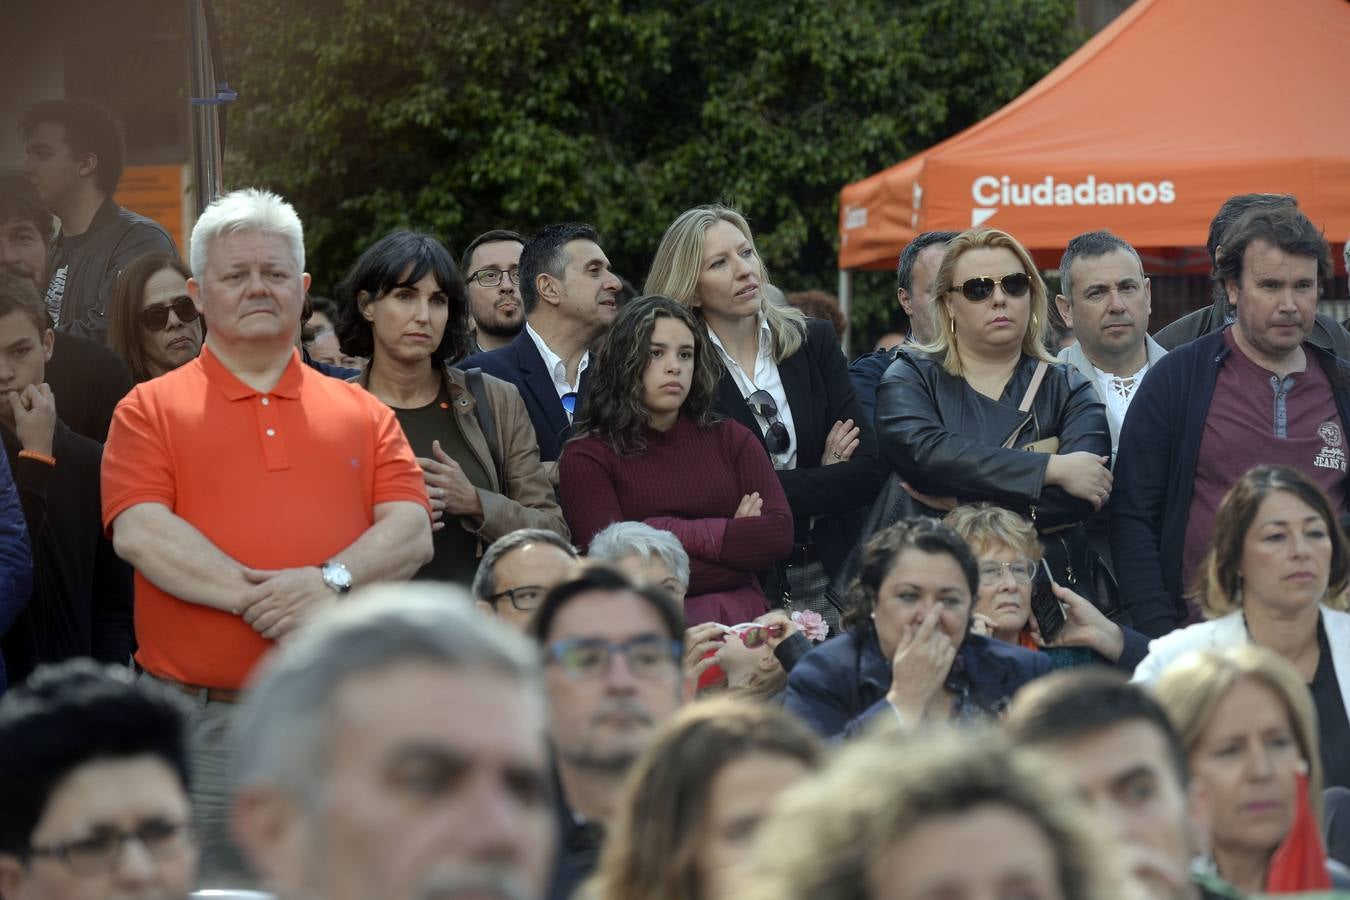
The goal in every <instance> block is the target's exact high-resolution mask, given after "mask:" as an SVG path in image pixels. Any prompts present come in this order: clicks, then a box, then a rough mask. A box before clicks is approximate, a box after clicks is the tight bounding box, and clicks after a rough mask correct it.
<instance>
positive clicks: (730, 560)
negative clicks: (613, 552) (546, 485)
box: [559, 416, 792, 625]
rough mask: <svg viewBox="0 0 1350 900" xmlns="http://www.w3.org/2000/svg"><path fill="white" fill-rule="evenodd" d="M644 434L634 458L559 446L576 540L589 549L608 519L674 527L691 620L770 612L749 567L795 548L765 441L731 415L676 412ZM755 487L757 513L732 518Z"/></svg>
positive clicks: (585, 441) (726, 620) (582, 443)
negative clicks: (706, 418) (711, 420)
mask: <svg viewBox="0 0 1350 900" xmlns="http://www.w3.org/2000/svg"><path fill="white" fill-rule="evenodd" d="M644 437H645V438H646V440H647V449H646V451H645V452H643V453H639V454H635V455H633V456H625V457H620V456H619V455H618V454H616V453H615V452H614V451H613V449H611V448H610V446H609V444H608V442H606V441H605V440H603V439H601V438H599V437H595V436H592V437H586V438H581V439H580V440H576V441H572V442H570V443H569V444H568V445H567V446H566V447H565V448H564V449H563V454H562V459H561V461H560V462H559V493H560V494H561V497H562V508H563V514H564V515H565V516H566V517H567V526H568V527H569V528H570V529H571V530H572V539H573V540H574V541H575V542H576V544H577V546H578V547H580V548H581V549H582V550H583V551H585V550H586V548H587V547H588V545H589V544H590V542H591V538H593V537H595V535H596V533H597V532H599V531H600V530H601V529H603V528H604V527H605V526H607V525H610V524H612V523H614V522H646V523H647V524H649V525H651V526H653V527H655V528H663V529H665V530H667V531H671V532H674V533H675V535H676V536H677V537H678V538H679V539H680V543H682V544H683V545H684V548H685V550H686V551H687V552H688V553H689V593H688V595H687V597H686V599H685V607H684V612H685V619H686V621H687V623H688V624H690V625H696V624H698V623H700V622H709V621H716V622H722V623H723V624H726V625H734V624H736V623H738V622H749V621H752V620H753V619H754V618H755V617H756V616H758V615H761V614H762V613H763V612H764V611H765V609H766V608H767V603H766V601H765V599H764V592H763V591H762V590H761V589H760V587H759V581H758V579H757V578H756V577H755V573H756V572H758V571H760V570H761V569H766V568H768V567H769V566H772V565H774V564H775V563H777V562H778V561H779V560H780V559H782V558H784V557H785V556H787V554H788V552H789V551H790V550H791V549H792V511H791V510H790V509H789V508H788V504H787V498H786V497H785V496H784V495H783V488H782V486H781V485H780V484H779V481H778V475H777V473H775V472H774V470H773V465H772V464H771V463H770V462H769V457H768V454H767V453H765V452H764V447H763V445H761V444H760V443H759V440H758V439H757V438H755V436H754V435H752V434H751V433H750V432H749V430H747V429H746V428H745V427H744V426H743V425H741V424H739V423H737V422H734V421H732V420H730V419H724V420H722V421H720V422H717V423H715V424H713V425H709V426H706V427H705V426H700V425H698V424H696V423H695V422H693V421H692V420H690V419H688V418H686V417H685V416H681V417H680V418H679V420H678V421H677V422H676V423H675V425H674V426H672V427H671V429H670V430H669V431H667V432H665V433H661V432H657V431H653V430H651V429H648V430H647V431H646V432H645V433H644ZM756 491H758V492H759V495H760V497H761V498H762V499H763V501H764V506H763V510H762V511H761V514H760V515H758V516H755V517H752V518H744V519H736V518H732V516H734V515H735V513H736V507H737V505H738V504H739V503H740V502H741V497H743V496H745V495H746V494H749V493H752V492H756Z"/></svg>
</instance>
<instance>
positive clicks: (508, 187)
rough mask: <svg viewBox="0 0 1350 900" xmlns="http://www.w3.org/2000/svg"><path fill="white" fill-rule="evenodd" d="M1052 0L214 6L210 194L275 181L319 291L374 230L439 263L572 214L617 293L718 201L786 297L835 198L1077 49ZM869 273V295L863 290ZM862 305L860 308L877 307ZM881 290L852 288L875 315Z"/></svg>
mask: <svg viewBox="0 0 1350 900" xmlns="http://www.w3.org/2000/svg"><path fill="white" fill-rule="evenodd" d="M1071 14H1072V3H1071V2H1070V0H964V2H959V0H926V2H917V3H915V2H906V3H902V2H894V0H892V2H883V0H781V2H776V3H760V2H748V0H701V2H690V3H686V4H682V5H679V6H676V5H673V4H669V3H665V2H656V0H630V2H620V0H552V2H549V3H540V2H528V0H509V2H487V0H379V2H375V0H365V2H359V0H345V2H344V0H296V2H293V3H289V4H287V7H286V15H284V16H281V15H277V14H276V12H275V4H273V3H269V2H265V0H225V2H222V4H221V7H220V16H219V22H220V31H221V37H222V41H223V43H224V45H225V56H226V60H225V72H226V73H227V74H228V76H229V77H230V79H231V83H232V84H234V85H236V86H237V88H238V90H239V95H240V96H239V101H238V103H236V104H234V106H233V107H232V108H231V109H230V112H229V116H230V119H229V127H228V132H227V133H228V140H229V145H228V146H227V148H226V150H227V156H226V176H227V181H228V182H229V184H230V185H232V186H238V185H244V184H256V185H263V186H268V187H271V188H273V189H276V190H278V191H280V192H281V193H282V194H284V195H285V196H287V197H288V198H289V199H290V200H291V201H292V202H294V203H295V204H296V207H297V209H298V210H299V211H300V214H301V216H302V218H303V219H304V221H305V224H306V229H307V243H308V244H309V247H308V252H309V258H310V260H311V268H312V270H313V273H314V276H315V284H316V289H317V290H319V291H320V292H322V291H327V290H330V289H331V286H332V285H333V284H334V283H335V282H336V281H337V280H338V279H340V278H341V276H342V274H343V273H344V271H345V270H346V268H347V267H348V266H349V265H350V264H351V262H352V261H353V260H354V259H355V257H356V255H357V254H358V253H359V252H360V251H361V250H362V249H363V248H364V247H365V246H366V245H367V244H369V242H370V241H372V240H373V239H375V238H377V237H379V236H380V235H382V234H384V233H385V232H387V231H388V230H389V229H391V228H394V227H413V228H421V229H426V230H430V231H433V232H435V233H437V234H439V235H440V236H441V237H443V238H445V239H446V240H447V241H448V242H449V243H450V244H451V246H452V247H453V248H454V249H455V250H456V251H458V250H459V249H460V248H462V247H463V246H464V245H465V244H466V243H467V242H468V241H469V240H471V239H472V238H473V237H474V236H476V235H477V234H479V233H480V232H482V231H485V230H487V229H489V228H494V227H510V228H515V229H517V230H520V231H524V232H529V231H530V230H532V229H534V228H535V227H537V226H539V225H542V224H544V223H546V222H551V221H559V220H563V219H583V220H586V221H590V222H593V223H594V224H595V225H596V226H597V227H599V229H600V231H601V234H602V235H603V237H604V246H605V250H606V252H607V253H608V254H609V256H610V258H611V259H612V260H613V262H614V264H615V268H616V270H617V271H619V272H620V273H621V274H623V275H625V276H627V277H628V278H629V279H630V280H631V281H633V282H634V283H635V284H636V285H638V286H639V287H640V286H641V283H642V281H643V279H644V278H645V275H646V270H647V267H648V265H649V263H650V261H651V255H652V253H653V251H654V250H655V247H656V244H657V242H658V241H659V240H660V237H661V234H662V233H663V232H664V231H665V228H666V226H667V225H669V224H670V222H671V221H672V220H673V219H674V218H675V216H676V215H678V214H679V213H680V212H681V211H683V210H685V209H687V208H688V207H690V206H693V205H696V204H699V203H707V202H710V201H714V200H723V201H726V202H730V203H734V204H736V205H738V206H739V207H741V208H742V209H743V210H744V211H745V213H746V214H747V215H748V216H749V218H750V220H751V222H752V224H753V225H754V226H755V228H756V238H757V240H758V242H759V244H760V249H761V252H762V253H763V254H764V256H765V258H766V261H767V263H768V265H769V268H770V271H771V272H773V273H774V280H775V282H776V283H778V284H779V285H780V286H782V287H784V288H785V289H787V290H795V289H804V288H809V287H824V288H826V289H829V290H833V289H834V286H835V282H836V275H835V262H836V250H837V235H836V223H837V221H838V192H839V189H840V188H841V187H842V186H843V185H844V184H846V183H847V182H849V181H852V180H855V179H858V178H861V177H864V176H866V175H869V174H871V173H872V172H875V171H878V170H880V169H882V168H884V167H885V166H888V165H891V164H893V163H896V162H899V161H901V160H903V159H905V158H906V157H908V156H909V155H911V154H912V153H914V152H917V151H919V150H922V149H924V148H925V147H927V146H929V145H931V144H932V143H935V142H936V141H938V140H940V139H942V138H944V137H946V136H947V135H950V134H952V133H954V132H956V131H958V130H960V129H962V128H964V127H966V126H967V125H970V124H972V123H973V122H975V121H977V120H978V119H979V118H981V117H983V116H985V115H988V114H989V113H990V112H993V111H994V110H995V109H997V108H998V107H1000V106H1002V105H1003V104H1004V103H1006V102H1008V101H1009V100H1011V99H1012V98H1013V97H1015V96H1016V95H1017V94H1018V93H1020V92H1021V91H1023V90H1025V89H1026V88H1027V87H1029V86H1030V85H1031V84H1032V83H1033V82H1034V81H1035V80H1036V79H1037V78H1039V77H1040V76H1041V75H1044V74H1045V73H1046V72H1048V71H1049V70H1050V69H1051V68H1052V67H1053V66H1054V65H1056V64H1057V63H1058V62H1059V61H1060V60H1061V59H1063V58H1064V56H1066V55H1067V54H1068V53H1069V52H1071V51H1072V50H1073V49H1074V47H1075V46H1077V43H1078V41H1079V40H1080V36H1079V35H1077V34H1074V33H1072V32H1071V31H1070V30H1069V29H1068V25H1069V23H1070V21H1071ZM885 284H886V282H884V281H883V282H879V285H885ZM874 295H875V296H874ZM893 296H894V294H893V289H890V288H887V287H884V286H879V287H877V288H876V289H875V291H871V290H869V295H868V296H862V295H859V297H858V299H859V315H858V316H856V317H855V325H858V326H864V327H865V328H872V327H877V326H880V325H882V324H884V323H883V319H884V318H885V317H886V316H887V314H888V311H889V310H890V309H891V308H893V304H894V299H893Z"/></svg>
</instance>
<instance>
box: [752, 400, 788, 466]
mask: <svg viewBox="0 0 1350 900" xmlns="http://www.w3.org/2000/svg"><path fill="white" fill-rule="evenodd" d="M745 405H746V406H748V407H750V411H751V412H752V413H754V414H755V415H757V416H759V417H760V418H761V419H764V420H765V421H767V422H768V423H769V430H768V431H766V432H765V433H764V448H765V449H766V450H768V451H769V452H770V453H784V452H786V451H787V448H788V444H789V443H790V442H791V441H790V440H789V438H788V430H787V426H786V425H784V424H783V423H782V422H780V421H779V420H778V404H777V403H775V402H774V399H773V395H772V394H770V393H769V392H768V391H764V390H760V391H755V392H754V393H753V394H751V395H750V396H749V397H746V398H745Z"/></svg>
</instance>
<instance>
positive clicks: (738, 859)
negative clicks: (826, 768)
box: [582, 698, 821, 900]
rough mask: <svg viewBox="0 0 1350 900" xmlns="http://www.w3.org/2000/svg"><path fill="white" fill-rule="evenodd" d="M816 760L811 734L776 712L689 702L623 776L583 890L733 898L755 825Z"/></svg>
mask: <svg viewBox="0 0 1350 900" xmlns="http://www.w3.org/2000/svg"><path fill="white" fill-rule="evenodd" d="M820 759H821V747H820V744H819V742H818V741H817V739H816V738H815V737H814V736H813V735H812V734H811V733H810V732H809V731H808V730H807V729H806V728H805V727H803V726H802V724H801V723H800V722H798V721H797V720H796V719H795V718H793V717H792V716H790V715H788V714H787V713H784V712H783V711H782V710H779V709H775V708H772V707H769V706H765V705H762V704H758V703H751V702H749V701H745V700H739V701H738V700H730V699H725V698H724V699H718V700H707V701H702V702H700V703H697V704H695V705H694V706H690V707H687V708H686V709H685V710H684V711H683V712H681V713H680V714H678V715H677V716H676V717H675V718H674V719H672V720H671V721H670V722H669V723H668V724H667V725H666V726H665V728H664V729H662V731H661V733H660V734H658V735H657V736H656V737H655V739H653V741H652V743H651V744H650V745H649V746H648V747H647V750H646V751H645V752H644V753H643V754H642V756H641V757H640V758H639V759H638V761H637V762H636V763H635V764H634V766H633V768H632V771H631V772H629V775H628V781H627V785H626V787H625V789H624V792H623V797H622V799H621V800H620V805H619V810H618V817H617V821H616V822H615V826H614V828H613V830H612V832H611V836H610V837H609V839H608V840H607V841H606V843H605V848H604V851H603V854H602V855H601V857H600V863H599V866H598V868H597V871H596V875H595V877H594V878H593V879H592V881H591V882H590V884H589V885H588V886H587V889H584V890H583V891H582V894H583V895H584V896H587V897H591V898H594V900H633V898H638V897H641V898H643V900H716V898H731V897H736V896H739V895H740V891H741V890H742V889H743V888H744V886H745V885H744V884H743V880H744V876H745V874H746V870H747V869H748V868H749V865H748V864H749V856H750V848H751V844H752V841H753V839H754V834H755V830H756V828H757V826H758V825H759V823H760V821H761V820H762V819H764V818H765V816H766V814H767V813H768V811H769V810H770V808H771V807H772V804H773V801H774V800H775V799H776V798H777V797H778V795H779V794H781V793H782V792H783V791H785V790H787V789H788V788H790V787H792V785H794V784H796V783H797V782H800V781H802V780H804V779H805V778H806V777H807V776H808V775H809V774H810V773H811V772H812V771H813V770H814V769H816V768H817V766H819V764H820ZM805 821H807V820H800V821H799V823H798V825H799V826H801V825H802V823H803V822H805Z"/></svg>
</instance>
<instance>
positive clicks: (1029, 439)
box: [870, 229, 1111, 606]
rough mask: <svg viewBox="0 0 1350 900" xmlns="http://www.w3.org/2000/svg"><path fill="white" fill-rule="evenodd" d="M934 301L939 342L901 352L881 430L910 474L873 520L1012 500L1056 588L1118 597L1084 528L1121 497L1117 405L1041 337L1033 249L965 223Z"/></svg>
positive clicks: (1103, 600)
mask: <svg viewBox="0 0 1350 900" xmlns="http://www.w3.org/2000/svg"><path fill="white" fill-rule="evenodd" d="M934 297H935V301H934V303H933V304H932V308H931V314H932V316H933V318H934V322H933V325H934V329H933V331H934V334H935V335H936V337H935V338H934V339H933V341H932V343H930V344H927V345H924V346H923V347H922V348H920V349H912V348H905V349H902V350H901V351H900V353H899V355H898V356H897V358H896V361H895V362H894V363H892V364H891V367H890V368H889V369H887V370H886V374H885V376H883V378H882V380H881V383H880V385H879V386H878V388H877V412H876V427H877V439H878V441H879V443H880V445H881V452H882V454H883V456H884V457H885V459H886V461H887V462H888V463H889V464H890V468H891V469H892V470H893V471H894V473H895V475H896V476H897V478H896V479H893V480H892V482H891V484H890V485H888V489H887V490H886V491H884V492H883V496H882V498H881V500H880V501H879V502H878V506H877V507H876V508H874V510H873V515H872V516H871V517H870V518H871V519H874V520H876V524H877V525H878V526H882V525H885V524H886V523H887V522H890V521H895V520H896V519H897V518H899V517H901V516H905V515H930V516H938V517H940V516H941V515H942V514H944V513H945V512H947V511H948V510H951V509H954V508H955V507H956V506H958V505H960V504H962V503H973V502H977V501H981V500H983V501H987V502H990V503H993V504H995V505H997V506H1002V507H1004V508H1006V509H1010V510H1012V511H1013V512H1016V513H1018V514H1019V515H1022V516H1024V517H1026V518H1027V519H1030V520H1031V521H1032V522H1033V523H1034V524H1035V526H1036V530H1037V532H1038V533H1039V534H1040V536H1041V540H1042V543H1043V544H1044V545H1045V556H1046V560H1047V561H1048V562H1049V563H1050V568H1051V571H1052V573H1053V574H1054V577H1055V581H1056V583H1058V584H1060V585H1062V586H1064V587H1068V588H1070V589H1072V590H1073V591H1076V592H1077V593H1079V594H1081V595H1083V596H1084V597H1086V598H1087V599H1089V600H1091V601H1093V602H1094V603H1096V604H1098V605H1101V606H1106V605H1109V603H1110V602H1111V598H1110V597H1107V596H1103V595H1104V594H1106V593H1108V591H1107V589H1106V584H1105V580H1104V571H1103V568H1104V567H1102V566H1101V565H1100V563H1099V561H1098V560H1097V557H1096V555H1095V554H1094V553H1093V551H1092V549H1091V547H1089V546H1088V540H1087V535H1086V533H1085V531H1084V529H1083V526H1082V524H1081V523H1082V521H1083V520H1084V519H1086V518H1087V517H1088V516H1090V515H1092V514H1093V512H1095V511H1096V510H1098V509H1101V507H1102V505H1103V504H1105V503H1106V500H1107V498H1108V497H1109V496H1110V494H1111V471H1110V469H1109V468H1107V466H1108V463H1109V462H1110V453H1111V436H1110V431H1109V430H1108V427H1107V423H1106V411H1105V408H1104V407H1103V406H1102V402H1101V400H1100V399H1099V398H1098V396H1097V393H1096V390H1095V389H1094V388H1093V386H1092V384H1091V383H1089V382H1088V381H1087V379H1085V378H1083V376H1082V375H1080V374H1079V373H1078V372H1077V371H1076V370H1074V368H1073V367H1072V366H1068V365H1063V364H1059V363H1056V362H1055V361H1054V359H1053V358H1052V357H1051V356H1050V355H1049V354H1048V353H1046V351H1045V348H1044V347H1043V346H1042V344H1041V332H1042V329H1043V327H1044V324H1045V320H1046V292H1045V284H1044V283H1043V282H1042V281H1041V278H1040V275H1039V274H1038V273H1037V272H1036V268H1035V265H1034V264H1033V263H1032V260H1031V256H1030V255H1029V254H1028V253H1027V251H1026V250H1025V249H1024V248H1023V247H1022V245H1021V244H1019V243H1018V242H1017V241H1016V239H1014V238H1013V237H1012V235H1009V234H1006V233H1005V232H1002V231H997V230H994V229H976V230H971V231H967V232H964V233H963V234H961V235H958V236H957V237H956V238H955V239H953V240H952V242H951V243H950V244H948V245H947V251H946V253H945V254H944V255H943V257H942V264H941V266H940V267H939V268H938V274H937V278H936V281H935V285H934ZM1029 450H1030V451H1038V452H1027V451H1029Z"/></svg>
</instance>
